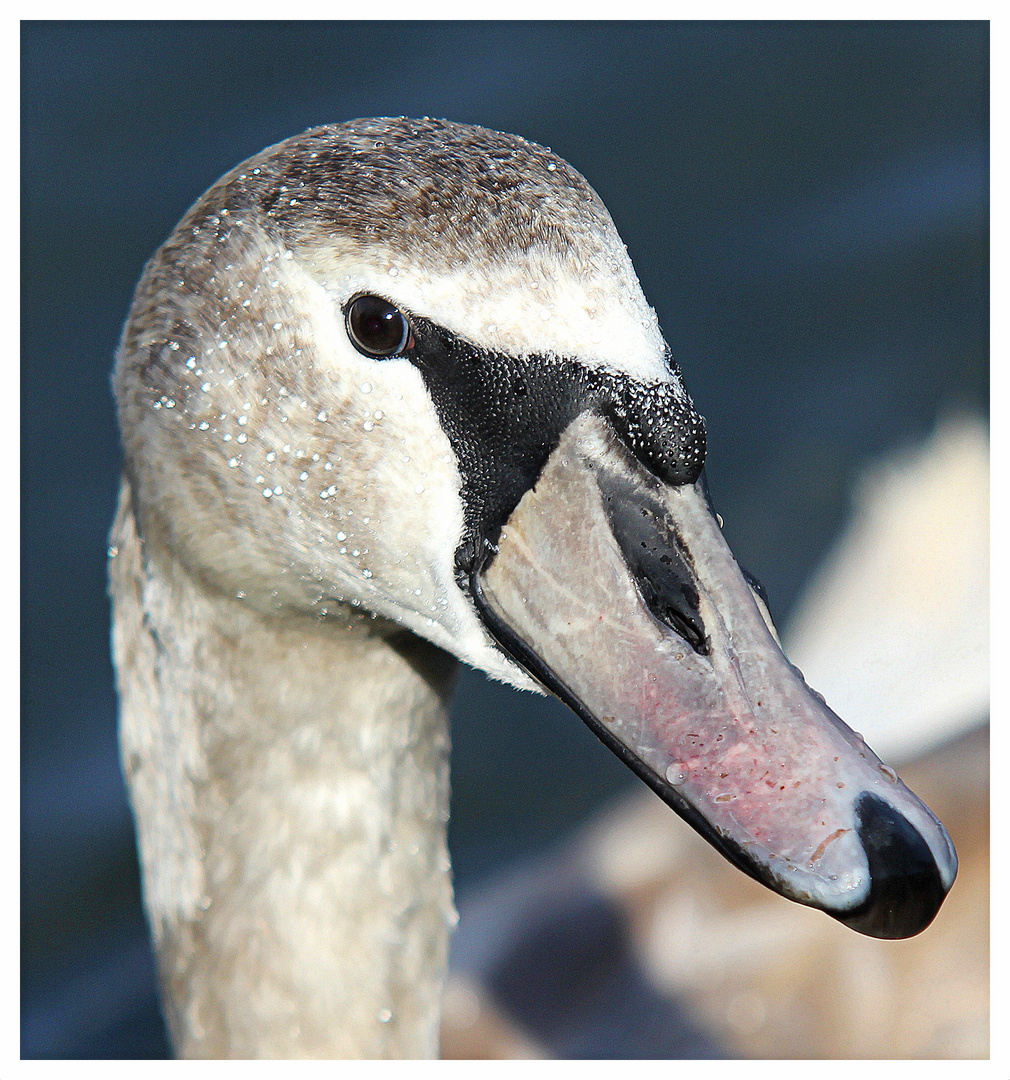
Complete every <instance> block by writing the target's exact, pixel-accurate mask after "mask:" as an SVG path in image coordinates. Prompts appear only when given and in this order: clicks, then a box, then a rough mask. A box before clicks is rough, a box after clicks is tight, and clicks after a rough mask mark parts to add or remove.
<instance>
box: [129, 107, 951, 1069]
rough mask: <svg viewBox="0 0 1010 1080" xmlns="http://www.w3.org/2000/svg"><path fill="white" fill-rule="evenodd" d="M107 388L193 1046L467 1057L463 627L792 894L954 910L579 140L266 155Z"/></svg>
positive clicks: (854, 912) (167, 271) (414, 132)
mask: <svg viewBox="0 0 1010 1080" xmlns="http://www.w3.org/2000/svg"><path fill="white" fill-rule="evenodd" d="M114 386H115V393H116V399H117V402H118V407H119V421H120V426H121V429H122V437H123V446H124V450H125V468H124V475H123V482H122V490H121V496H120V502H119V512H118V516H117V518H116V522H115V525H114V528H113V535H112V551H113V558H112V561H111V591H112V597H113V601H114V653H115V661H116V667H117V671H118V683H119V691H120V696H121V702H122V720H121V742H122V755H123V762H124V768H125V772H126V776H127V779H128V783H129V788H130V794H131V798H132V802H133V807H134V812H135V815H136V819H137V828H138V834H139V847H140V856H141V862H142V867H143V874H144V894H145V903H146V907H147V913H148V917H149V920H150V924H151V928H152V931H153V934H154V940H155V945H156V948H157V953H158V958H159V965H160V971H161V978H162V984H163V992H164V1003H165V1010H166V1013H167V1017H168V1022H169V1027H170V1030H171V1033H172V1039H173V1041H174V1044H175V1047H176V1049H177V1051H178V1053H179V1054H180V1055H184V1056H191V1057H225V1056H231V1057H327V1056H329V1057H349V1056H364V1057H397V1056H410V1057H419V1056H425V1055H434V1054H436V1053H437V1050H438V1020H439V994H440V990H441V986H442V982H443V978H444V976H445V967H446V947H447V940H448V934H449V929H450V927H451V926H452V924H453V922H454V921H455V914H454V910H453V903H452V888H451V884H450V876H449V859H448V854H447V849H446V839H445V827H446V819H447V816H448V775H447V748H448V735H447V729H446V707H447V703H448V700H449V696H450V694H451V691H452V685H453V678H454V672H455V668H456V660H455V659H454V657H455V658H458V659H459V660H462V661H464V662H465V663H468V664H472V665H473V666H474V667H478V668H480V669H481V670H483V671H485V672H487V673H488V674H489V675H491V676H492V677H494V678H497V679H501V680H503V681H505V682H508V683H511V684H513V685H515V686H518V687H522V688H525V689H532V690H539V691H541V692H542V691H543V690H545V689H546V690H549V691H551V692H553V693H555V694H557V695H558V696H559V697H560V698H561V699H562V700H563V701H565V702H566V703H567V704H568V705H569V706H570V707H571V708H572V709H573V710H574V711H575V712H576V713H577V714H578V715H579V716H580V717H581V718H582V719H583V720H584V721H585V722H586V723H587V724H589V726H590V727H591V728H592V729H593V731H594V732H595V733H596V734H597V735H598V736H599V737H600V738H601V739H602V740H603V741H604V742H605V743H606V744H607V745H608V746H609V747H610V748H611V749H612V750H613V751H614V752H615V753H617V754H618V756H619V757H620V758H621V759H622V760H623V761H625V762H626V763H627V764H628V765H629V766H631V768H633V769H634V770H635V772H637V773H638V774H639V776H641V777H642V779H643V780H645V781H646V783H648V784H649V785H650V786H651V787H652V788H653V789H654V790H655V791H657V792H658V793H659V794H660V795H661V796H662V798H663V799H665V800H666V801H667V802H668V803H669V804H670V806H671V807H672V808H673V809H674V810H676V811H677V812H678V813H679V814H681V815H682V816H683V817H684V818H686V819H687V821H688V822H689V823H690V824H691V825H693V826H694V827H695V828H696V829H697V830H698V831H699V832H701V833H702V835H704V836H705V837H706V838H707V839H708V840H709V841H710V842H711V843H712V844H714V845H715V846H716V847H717V848H718V849H719V850H720V851H722V853H723V854H724V855H725V856H726V857H727V858H728V859H730V860H731V861H732V862H733V863H734V864H735V865H737V866H738V867H739V868H740V869H741V870H743V871H744V872H745V873H747V874H750V875H752V876H753V877H755V878H757V879H758V880H759V881H762V882H764V883H765V884H766V885H768V886H769V887H770V888H772V889H774V890H776V891H777V892H779V893H781V894H782V895H784V896H787V897H789V898H791V899H793V900H797V901H799V902H800V903H803V904H809V905H812V906H814V907H818V908H822V909H823V910H824V911H826V912H828V913H829V914H830V915H833V916H834V917H835V918H837V919H840V920H841V921H842V922H845V923H847V924H848V925H850V926H852V927H854V928H855V929H857V930H859V931H861V932H863V933H866V934H871V935H875V936H878V937H903V936H907V935H910V934H915V933H917V932H918V931H920V930H922V929H923V928H924V927H925V926H926V925H927V924H928V923H929V922H930V920H931V919H932V918H933V916H934V914H935V913H936V911H937V909H938V908H939V906H940V904H941V902H942V900H943V897H944V895H945V894H946V892H947V890H948V889H949V888H950V886H951V883H952V882H953V879H954V874H955V872H956V859H955V855H954V851H953V847H952V846H951V843H950V840H949V839H948V837H947V834H946V833H945V832H944V830H943V827H942V826H941V825H940V824H939V823H938V822H937V821H936V819H935V818H934V817H933V816H932V814H931V813H930V812H929V810H928V809H927V808H926V807H925V806H923V805H922V803H921V802H919V800H918V799H916V797H915V796H914V795H912V794H911V792H909V791H908V790H907V789H906V788H905V787H904V786H903V785H902V784H901V782H900V781H899V780H898V779H897V778H896V776H895V775H894V773H893V772H892V771H891V770H890V769H888V768H887V767H885V766H883V765H882V764H881V763H880V761H879V759H878V758H877V757H876V756H875V755H874V754H873V753H872V752H871V751H870V750H869V749H868V748H867V747H866V745H865V744H864V743H863V742H862V740H861V739H860V738H859V737H858V736H857V735H855V734H853V732H851V731H850V730H849V729H848V728H846V727H845V725H844V724H842V722H841V721H840V720H839V719H838V718H837V717H836V716H835V715H834V714H833V713H832V712H831V711H830V709H828V708H827V707H826V706H825V705H824V703H823V701H822V700H821V699H820V698H819V697H818V696H816V695H815V694H814V693H812V692H811V691H810V690H809V689H808V688H807V687H806V685H805V684H804V683H803V681H802V679H801V678H800V677H799V673H798V672H797V671H795V670H794V669H793V668H791V667H790V666H789V665H788V663H787V662H786V660H785V658H784V657H783V656H782V654H781V652H780V651H779V648H778V645H777V643H776V638H775V634H774V630H773V629H772V626H771V622H770V619H769V616H768V612H767V609H766V608H765V606H764V603H763V602H762V600H761V598H760V596H759V594H758V592H757V591H756V589H755V587H754V583H753V582H752V581H750V580H749V579H747V578H745V576H744V575H743V574H742V573H741V571H740V569H739V567H738V566H737V565H736V563H735V561H734V560H733V557H732V555H731V554H730V552H729V550H728V548H727V547H726V544H725V542H724V541H723V538H722V535H721V532H720V529H719V525H718V524H717V519H716V518H715V516H714V514H713V512H712V510H711V507H710V504H709V501H708V497H707V494H706V488H705V482H704V476H703V473H702V466H703V464H704V460H705V427H704V422H703V420H702V418H701V417H700V416H699V415H698V413H697V412H696V411H695V408H694V406H693V404H692V403H691V400H690V398H689V397H688V395H687V392H686V391H685V389H684V385H683V383H682V381H681V377H680V372H679V371H678V369H677V367H676V365H675V364H674V362H673V360H672V359H671V356H670V351H669V349H668V347H667V345H666V344H665V342H664V341H663V338H662V335H661V333H660V330H659V326H658V324H657V322H656V316H655V313H654V312H653V311H652V309H651V308H650V307H649V306H648V304H647V303H646V301H645V298H644V296H643V295H642V292H641V288H640V286H639V283H638V279H637V278H636V276H635V272H634V269H633V268H632V265H631V262H630V261H629V258H628V255H627V252H626V250H625V248H624V246H623V244H622V243H621V240H620V238H619V237H618V235H617V232H616V230H615V228H614V225H613V222H612V221H611V219H610V216H609V215H608V213H607V211H606V209H605V208H604V206H603V204H602V203H601V202H600V199H599V197H598V196H597V195H596V193H595V192H594V191H593V190H592V188H590V187H589V185H588V184H587V183H586V181H585V180H584V179H583V178H582V177H581V176H580V175H579V174H578V173H577V172H575V171H574V170H573V169H572V168H571V166H569V165H568V164H566V163H565V162H564V161H562V160H561V159H560V158H558V157H556V156H555V155H554V154H552V153H551V152H550V151H549V150H547V149H545V148H543V147H541V146H537V145H536V144H534V143H530V142H527V141H525V140H524V139H521V138H517V137H515V136H511V135H503V134H500V133H498V132H492V131H486V130H484V129H483V128H479V127H470V126H467V125H464V124H453V123H448V122H445V121H437V120H427V119H426V120H407V119H392V120H391V119H380V120H357V121H353V122H351V123H347V124H338V125H333V126H329V127H321V128H316V129H314V130H312V131H308V132H306V133H305V134H303V135H299V136H297V137H295V138H293V139H289V140H287V141H286V142H283V143H280V144H279V145H277V146H275V147H272V148H270V149H268V150H265V151H264V152H263V153H261V154H259V155H257V156H256V157H254V158H251V159H250V160H249V161H247V162H245V163H244V164H243V165H240V166H239V167H238V168H237V169H235V170H234V171H232V172H230V173H229V174H228V175H227V176H225V177H224V178H223V179H222V180H220V181H219V182H218V183H217V184H215V185H214V187H212V188H211V189H210V191H209V192H207V194H206V195H204V197H203V198H202V199H200V201H199V202H198V203H197V204H196V206H195V207H194V208H193V209H192V210H190V212H189V213H188V214H187V215H186V217H185V218H184V219H183V221H182V222H181V224H180V225H179V226H178V228H177V229H176V230H175V232H174V233H173V234H172V236H171V237H170V238H169V240H168V241H167V242H166V243H165V244H164V246H163V247H162V248H161V249H160V250H159V251H158V252H157V254H156V255H155V256H154V258H153V259H152V260H151V262H150V263H149V265H148V266H147V269H146V270H145V272H144V276H143V278H142V279H141V282H140V284H139V286H138V288H137V293H136V297H135V300H134V303H133V308H132V310H131V313H130V317H129V320H128V322H127V324H126V328H125V330H124V333H123V339H122V343H121V346H120V349H119V353H118V356H117V360H116V369H115V376H114ZM563 769H564V762H559V763H558V770H559V773H561V772H563Z"/></svg>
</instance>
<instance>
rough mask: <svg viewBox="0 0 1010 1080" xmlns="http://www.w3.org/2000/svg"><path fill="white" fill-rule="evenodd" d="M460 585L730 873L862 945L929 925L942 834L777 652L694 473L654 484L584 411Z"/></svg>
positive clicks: (950, 854)
mask: <svg viewBox="0 0 1010 1080" xmlns="http://www.w3.org/2000/svg"><path fill="white" fill-rule="evenodd" d="M471 591H472V592H473V595H474V598H475V601H476V603H477V607H478V610H479V611H480V613H481V616H482V618H483V620H484V622H485V624H486V626H487V627H488V629H489V631H490V632H491V634H492V635H493V636H494V638H495V639H496V641H497V642H498V643H499V645H500V646H501V647H502V648H503V649H504V650H505V651H506V652H507V653H508V654H509V655H510V656H511V657H512V658H513V659H514V660H515V661H516V662H517V663H518V664H520V665H521V666H522V667H523V668H524V669H525V670H526V671H528V672H529V673H530V674H531V675H533V676H534V678H536V679H537V680H539V682H541V683H542V684H543V685H544V686H545V687H547V688H548V689H549V690H550V691H552V692H553V693H555V694H556V695H557V696H558V697H560V698H561V699H562V700H563V701H564V702H565V703H566V704H567V705H569V706H570V707H571V708H572V709H573V710H574V711H575V712H576V713H577V714H578V715H579V716H581V717H582V719H583V720H585V721H586V723H587V724H589V726H590V727H591V728H592V729H593V731H594V732H595V733H596V734H597V735H598V736H599V737H600V738H601V739H602V740H603V741H604V742H605V743H606V744H607V745H608V746H609V747H610V748H611V749H612V750H613V751H614V752H615V753H617V754H618V756H619V757H621V759H622V760H624V761H625V762H626V763H627V764H628V765H629V766H631V768H633V769H634V770H635V771H636V772H637V773H638V774H639V775H640V776H641V777H642V778H643V779H644V780H645V781H646V782H647V783H648V784H649V785H650V786H651V787H652V788H653V789H654V790H655V791H656V792H657V793H658V794H659V795H660V796H661V797H662V798H663V799H664V800H665V801H666V802H667V803H668V804H669V805H670V806H671V807H672V808H673V809H674V810H676V811H677V812H678V813H679V814H681V816H683V817H684V818H685V819H686V820H687V821H688V822H689V823H690V824H691V825H692V826H693V827H694V828H695V829H697V830H698V831H699V832H700V833H701V834H702V835H703V836H704V837H705V838H706V839H707V840H708V841H709V842H711V843H712V844H713V845H714V846H715V847H716V848H717V849H719V850H720V851H721V852H722V853H723V854H724V855H725V856H726V857H727V858H728V859H729V860H730V861H731V862H732V863H734V864H735V865H736V866H738V867H739V868H740V869H741V870H743V871H744V872H745V873H747V874H749V875H750V876H752V877H754V878H756V879H757V880H758V881H761V882H762V883H763V884H765V885H767V886H768V887H770V888H771V889H773V890H775V891H776V892H778V893H781V894H782V895H784V896H786V897H788V898H790V899H792V900H795V901H797V902H799V903H801V904H806V905H809V906H812V907H815V908H820V909H822V910H824V911H825V912H827V913H828V914H830V915H832V916H834V917H835V918H837V919H839V920H840V921H842V922H843V923H846V924H847V925H849V926H850V927H852V928H853V929H855V930H857V931H859V932H861V933H864V934H867V935H870V936H873V937H882V938H900V937H909V936H911V935H913V934H917V933H919V932H920V931H921V930H923V929H925V927H926V926H927V925H928V924H929V923H930V921H931V920H932V919H933V917H934V916H935V914H936V912H937V910H938V909H939V907H940V905H941V903H942V901H943V898H944V896H945V895H946V893H947V891H948V890H949V888H950V886H951V884H952V883H953V880H954V876H955V874H956V871H957V860H956V856H955V853H954V848H953V845H952V844H951V841H950V838H949V837H948V835H947V833H946V831H945V830H944V828H943V826H942V825H941V824H940V823H939V822H938V821H937V820H936V818H935V817H934V816H933V815H932V813H931V812H930V811H929V810H928V808H927V807H926V806H924V805H923V803H922V802H920V801H919V799H918V798H916V796H915V795H914V794H912V792H910V791H909V790H908V789H907V788H906V787H905V786H904V785H903V784H902V783H901V781H900V780H898V778H897V777H896V775H895V774H894V772H893V771H892V770H890V769H889V768H887V767H886V766H885V765H883V764H882V763H881V761H880V760H879V758H877V757H876V755H875V754H873V752H872V751H871V750H870V749H869V748H868V747H867V746H866V744H865V743H864V742H863V740H862V739H861V737H860V736H858V735H857V734H855V733H854V732H852V731H851V730H850V729H849V728H847V727H846V726H845V724H843V723H842V721H841V720H840V719H839V718H838V717H837V716H836V715H835V714H834V713H833V712H832V711H831V710H830V709H829V708H828V707H827V705H826V704H825V703H824V701H823V699H821V698H820V697H819V695H817V694H815V693H814V692H813V691H812V690H810V689H809V687H807V686H806V684H805V683H804V682H803V679H802V676H801V674H800V673H799V672H798V671H797V670H796V669H795V668H793V667H792V666H791V665H790V664H789V662H788V661H787V660H786V658H785V656H784V655H783V654H782V651H781V650H780V648H779V646H778V642H777V638H776V636H775V632H774V628H773V627H772V624H771V620H770V617H769V615H768V612H767V609H766V608H765V606H764V604H763V602H762V600H761V598H760V596H759V595H758V593H757V592H756V591H755V590H754V588H753V587H752V585H751V583H750V582H749V581H748V579H747V577H746V576H745V574H744V573H743V571H741V569H740V567H739V566H738V565H737V563H736V561H735V559H734V558H733V555H732V553H731V552H730V550H729V548H728V546H727V544H726V542H725V540H724V539H723V536H722V533H721V531H720V528H719V525H718V523H717V521H716V519H715V516H714V514H713V512H712V509H711V506H710V504H709V501H708V498H707V494H706V492H705V489H704V479H703V478H700V479H699V480H697V481H696V482H695V483H691V484H681V485H670V484H668V483H666V482H664V481H663V480H661V479H659V478H658V477H657V475H656V474H655V472H653V471H650V470H649V469H648V468H646V467H645V466H644V465H643V464H642V463H641V462H640V461H639V460H638V459H637V458H636V457H635V456H634V455H633V454H632V453H630V452H629V451H628V449H627V448H626V446H625V445H624V443H623V442H622V441H621V439H620V438H619V437H618V436H617V434H616V433H615V431H614V429H613V427H612V426H611V424H610V423H609V422H608V421H607V420H605V419H603V418H602V417H601V416H600V415H598V414H596V413H594V412H592V411H587V412H584V413H583V414H581V415H580V416H579V417H578V418H577V419H576V420H574V421H573V422H572V423H571V424H570V425H569V426H568V427H567V428H566V429H565V431H564V432H563V434H562V437H561V439H560V442H559V443H558V445H557V446H556V448H555V449H554V451H553V453H552V454H551V456H550V458H549V459H548V461H547V464H546V466H545V467H544V469H543V471H542V472H541V474H540V476H539V478H538V479H537V482H536V484H535V485H534V486H533V487H532V488H531V489H530V490H528V491H527V492H526V493H525V494H524V496H523V497H522V499H521V500H520V501H519V503H518V505H517V506H516V508H515V510H514V511H513V512H512V514H511V515H510V517H509V518H508V520H507V522H506V524H505V526H504V527H503V528H502V530H501V534H500V536H499V537H498V540H497V544H496V545H495V546H494V547H493V548H492V549H491V551H490V554H489V555H488V557H487V558H486V559H485V560H484V561H483V562H482V563H480V564H479V565H478V566H477V567H476V568H475V570H474V571H473V573H472V577H471Z"/></svg>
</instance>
